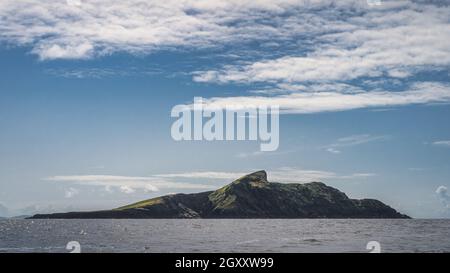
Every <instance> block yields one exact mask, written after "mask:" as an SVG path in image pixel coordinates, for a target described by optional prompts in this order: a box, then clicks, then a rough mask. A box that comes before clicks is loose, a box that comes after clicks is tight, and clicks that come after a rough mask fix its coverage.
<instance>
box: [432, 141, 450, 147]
mask: <svg viewBox="0 0 450 273" xmlns="http://www.w3.org/2000/svg"><path fill="white" fill-rule="evenodd" d="M433 145H437V146H444V147H450V140H440V141H435V142H433Z"/></svg>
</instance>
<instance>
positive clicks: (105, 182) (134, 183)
mask: <svg viewBox="0 0 450 273" xmlns="http://www.w3.org/2000/svg"><path fill="white" fill-rule="evenodd" d="M45 180H48V181H56V182H66V183H72V184H76V185H83V186H99V187H103V188H104V189H105V191H107V192H112V191H113V189H117V190H118V191H120V192H123V193H134V192H136V191H137V190H142V191H144V192H154V191H159V190H161V189H212V188H214V187H213V186H211V185H204V184H194V183H184V182H174V181H170V180H167V179H163V178H162V177H156V176H153V177H151V176H150V177H138V176H114V175H69V176H52V177H48V178H45Z"/></svg>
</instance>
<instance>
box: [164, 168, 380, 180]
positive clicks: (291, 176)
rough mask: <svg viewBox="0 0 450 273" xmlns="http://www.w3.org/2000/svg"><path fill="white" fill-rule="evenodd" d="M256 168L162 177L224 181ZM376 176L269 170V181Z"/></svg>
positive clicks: (295, 169)
mask: <svg viewBox="0 0 450 273" xmlns="http://www.w3.org/2000/svg"><path fill="white" fill-rule="evenodd" d="M254 171H256V170H248V171H246V172H215V171H205V172H187V173H178V174H164V175H160V176H162V177H171V178H174V177H176V178H190V179H219V180H223V181H224V182H231V181H233V180H236V179H237V178H239V177H242V176H244V175H246V174H249V173H251V172H254ZM371 176H375V174H373V173H352V174H337V173H335V172H330V171H323V170H307V169H301V168H292V167H282V168H277V169H273V170H269V171H268V179H269V181H276V182H284V183H291V182H311V181H328V180H335V179H357V178H360V179H363V178H367V177H371Z"/></svg>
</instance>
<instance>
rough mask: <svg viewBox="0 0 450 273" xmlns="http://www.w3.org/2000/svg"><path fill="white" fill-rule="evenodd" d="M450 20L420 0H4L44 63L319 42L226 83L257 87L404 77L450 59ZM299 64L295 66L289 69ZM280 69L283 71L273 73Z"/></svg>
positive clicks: (17, 34) (1, 19)
mask: <svg viewBox="0 0 450 273" xmlns="http://www.w3.org/2000/svg"><path fill="white" fill-rule="evenodd" d="M448 15H449V8H448V7H447V6H445V5H441V6H437V5H431V4H423V3H421V4H419V3H411V2H410V1H388V2H383V5H381V6H379V7H376V8H374V7H371V6H369V5H368V4H367V2H366V1H361V0H348V1H334V0H323V1H309V0H308V1H307V0H305V1H298V0H270V1H269V0H261V1H251V0H228V1H219V0H166V1H158V0H147V1H144V0H129V1H114V0H89V1H87V0H71V1H66V0H40V1H35V0H20V1H16V0H2V1H1V3H0V39H2V40H4V41H6V42H8V43H10V44H18V45H28V46H31V47H32V48H33V50H32V51H33V53H35V54H38V55H39V57H40V58H41V59H57V58H67V59H74V58H77V59H78V58H89V57H94V56H102V55H108V54H112V53H114V52H129V53H132V54H142V53H144V54H146V53H151V52H154V51H155V50H161V49H175V48H180V47H182V48H188V49H197V48H208V47H213V46H218V47H220V46H222V45H228V44H237V43H243V42H249V41H260V42H261V45H263V47H265V48H267V45H271V46H277V47H278V46H283V45H284V46H285V45H291V47H295V46H296V45H297V44H299V43H304V44H306V42H312V41H313V42H317V43H316V44H317V46H316V50H314V51H313V52H311V53H309V54H308V55H307V56H300V57H299V56H286V57H285V58H280V59H278V60H273V61H270V60H269V61H260V62H256V63H255V64H254V65H250V66H247V67H246V68H242V69H241V68H236V69H232V70H230V71H229V73H228V72H227V73H226V75H227V76H226V77H225V78H226V79H227V80H241V79H242V77H241V75H238V74H237V73H234V72H233V71H234V70H242V71H244V72H245V73H247V76H248V75H250V74H251V75H254V76H256V77H255V81H258V80H261V79H268V78H271V79H279V78H280V77H281V78H282V79H283V80H284V79H286V78H290V77H293V78H295V79H298V77H301V78H303V77H307V78H315V79H317V78H321V77H323V75H321V74H320V73H319V71H322V72H326V71H328V72H329V73H330V75H329V77H334V78H336V77H338V76H340V75H344V77H349V75H355V76H357V75H361V74H365V73H368V72H371V71H375V72H378V71H379V70H383V69H384V68H382V66H384V65H390V66H391V67H389V69H388V71H389V72H390V73H392V74H393V75H394V76H399V77H403V76H404V75H405V74H406V75H407V73H408V70H404V69H402V67H399V66H398V64H399V61H400V60H402V64H405V65H406V66H410V65H412V66H415V65H423V64H433V65H435V64H446V63H448V48H449V47H448V43H449V39H448V35H449V29H448V20H447V18H448ZM299 37H301V38H299ZM305 39H306V40H305ZM308 39H310V40H308ZM269 48H270V47H269ZM362 56H363V57H364V58H365V61H363V62H360V58H361V57H362ZM289 64H291V65H292V64H293V65H295V67H292V69H290V70H291V72H289V71H287V72H286V71H285V67H286V65H289ZM335 64H337V65H338V66H337V67H336V68H334V67H333V65H335ZM273 65H274V66H275V68H277V69H276V70H270V68H274V67H273ZM302 67H303V68H302ZM293 71H295V72H302V73H303V72H304V76H302V75H300V74H299V73H295V74H293V73H292V72H293ZM286 73H288V74H286ZM225 78H224V79H225ZM244 80H248V78H247V79H244Z"/></svg>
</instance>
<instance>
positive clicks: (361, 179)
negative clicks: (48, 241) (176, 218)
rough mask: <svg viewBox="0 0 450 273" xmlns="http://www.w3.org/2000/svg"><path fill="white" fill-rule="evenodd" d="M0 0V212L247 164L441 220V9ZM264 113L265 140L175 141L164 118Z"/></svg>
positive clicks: (275, 176) (200, 177)
mask: <svg viewBox="0 0 450 273" xmlns="http://www.w3.org/2000/svg"><path fill="white" fill-rule="evenodd" d="M375 3H377V1H366V0H349V1H328V0H324V1H315V0H304V1H298V0H297V1H291V0H285V1H277V0H271V1H264V0H262V1H246V0H239V1H237V0H236V1H231V0H230V1H216V0H209V1H203V0H200V1H191V0H184V1H183V0H176V1H175V0H166V1H163V2H162V1H142V0H131V1H112V0H89V1H87V0H67V1H66V0H56V1H55V0H51V1H50V0H41V1H36V0H34V1H32V0H18V1H17V0H2V1H1V2H0V216H13V215H21V214H25V215H30V214H33V213H37V212H41V213H46V212H55V211H71V210H92V209H107V208H113V207H118V206H121V205H124V204H127V203H130V202H134V201H138V200H141V199H146V198H151V197H155V196H159V195H163V194H171V193H178V192H199V191H206V190H213V189H216V188H218V187H220V186H222V185H225V184H227V183H229V182H231V181H233V180H234V179H236V178H238V177H240V176H241V175H244V174H247V173H250V172H252V171H257V170H261V169H264V170H266V171H267V172H268V178H269V181H274V182H275V181H276V182H284V183H291V182H302V183H303V182H310V181H323V182H325V183H327V184H328V185H330V186H333V187H337V188H338V189H340V190H342V191H344V192H345V193H346V194H347V195H348V196H349V197H351V198H376V199H379V200H381V201H383V202H385V203H387V204H389V205H391V206H392V207H394V208H396V209H397V210H399V211H401V212H402V213H406V214H408V215H410V216H412V217H417V218H448V217H450V194H449V193H448V190H447V188H448V187H450V166H449V163H450V123H449V122H448V117H450V105H449V102H450V72H449V67H450V5H449V3H448V2H447V3H446V1H384V0H382V1H380V2H379V4H378V5H377V4H375ZM194 97H203V98H204V103H205V104H206V105H215V106H217V105H218V106H225V105H228V104H234V103H239V104H253V105H279V107H280V113H281V115H280V143H279V148H278V150H276V151H272V152H261V151H260V149H259V143H258V142H257V141H175V140H173V139H172V137H171V134H170V130H171V126H172V123H173V122H174V121H175V120H174V118H172V117H171V115H170V112H171V109H172V107H174V106H175V105H178V104H187V105H189V104H191V103H192V102H193V100H194Z"/></svg>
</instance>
